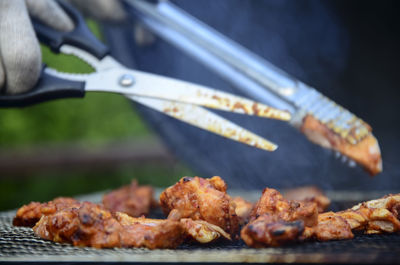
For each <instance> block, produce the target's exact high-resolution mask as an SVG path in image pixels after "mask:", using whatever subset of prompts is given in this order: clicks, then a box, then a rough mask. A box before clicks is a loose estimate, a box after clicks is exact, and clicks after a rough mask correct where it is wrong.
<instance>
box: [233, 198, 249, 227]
mask: <svg viewBox="0 0 400 265" xmlns="http://www.w3.org/2000/svg"><path fill="white" fill-rule="evenodd" d="M232 201H233V203H234V204H235V213H236V215H237V216H238V218H239V224H240V225H245V224H247V222H248V221H249V219H250V213H251V211H252V210H253V207H254V203H252V202H249V201H246V200H245V199H243V198H242V197H235V198H233V199H232Z"/></svg>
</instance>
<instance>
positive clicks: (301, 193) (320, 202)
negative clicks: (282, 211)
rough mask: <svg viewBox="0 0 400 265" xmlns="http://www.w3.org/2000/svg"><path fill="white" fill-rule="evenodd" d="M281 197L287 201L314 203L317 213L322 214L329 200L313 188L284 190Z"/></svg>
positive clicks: (320, 191)
mask: <svg viewBox="0 0 400 265" xmlns="http://www.w3.org/2000/svg"><path fill="white" fill-rule="evenodd" d="M283 197H284V198H285V199H287V200H294V201H308V202H315V203H317V206H318V212H319V213H323V212H324V211H325V210H326V209H327V208H328V207H329V205H330V203H331V200H330V199H329V198H328V197H327V196H326V195H325V194H324V193H323V192H322V190H320V189H319V188H317V187H315V186H304V187H298V188H294V189H289V190H286V191H285V192H284V193H283Z"/></svg>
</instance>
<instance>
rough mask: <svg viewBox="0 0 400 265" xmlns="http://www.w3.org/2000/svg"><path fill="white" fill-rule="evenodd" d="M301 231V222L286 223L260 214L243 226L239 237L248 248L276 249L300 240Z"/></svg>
mask: <svg viewBox="0 0 400 265" xmlns="http://www.w3.org/2000/svg"><path fill="white" fill-rule="evenodd" d="M303 231H304V222H303V221H301V220H297V221H291V222H287V221H284V220H282V219H281V218H279V217H278V216H277V215H272V214H262V215H260V216H259V217H258V218H257V219H256V220H254V221H252V222H250V223H248V224H247V225H246V226H244V227H243V229H242V231H241V232H240V236H241V238H242V239H243V241H244V242H245V243H246V244H247V245H248V246H250V247H254V248H261V247H270V246H271V247H277V246H281V245H285V244H288V243H293V242H296V241H298V240H300V238H301V236H302V233H303Z"/></svg>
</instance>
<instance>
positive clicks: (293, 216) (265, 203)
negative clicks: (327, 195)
mask: <svg viewBox="0 0 400 265" xmlns="http://www.w3.org/2000/svg"><path fill="white" fill-rule="evenodd" d="M263 214H270V215H275V216H278V217H279V218H280V219H282V220H284V221H287V222H291V221H297V220H303V221H304V225H305V226H308V227H311V226H314V225H316V224H317V222H318V208H317V204H316V203H315V202H297V201H288V200H286V199H285V198H283V196H282V194H281V193H280V192H278V191H277V190H275V189H270V188H265V189H264V191H263V193H262V195H261V198H260V199H259V200H258V202H257V203H256V205H255V206H254V208H253V210H252V212H251V214H250V220H255V219H257V218H258V217H259V216H261V215H263Z"/></svg>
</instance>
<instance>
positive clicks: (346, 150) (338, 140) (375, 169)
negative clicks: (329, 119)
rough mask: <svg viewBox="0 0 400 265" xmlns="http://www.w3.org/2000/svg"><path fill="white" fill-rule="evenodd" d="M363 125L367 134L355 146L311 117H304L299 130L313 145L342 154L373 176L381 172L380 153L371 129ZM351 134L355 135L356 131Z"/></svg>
mask: <svg viewBox="0 0 400 265" xmlns="http://www.w3.org/2000/svg"><path fill="white" fill-rule="evenodd" d="M364 125H365V126H366V127H367V128H368V130H369V134H368V135H367V136H365V137H364V139H362V140H361V141H360V142H358V143H356V144H351V143H349V142H348V141H347V140H346V139H344V138H343V137H341V136H340V135H339V134H337V133H335V132H334V131H333V130H331V129H329V128H328V127H327V126H326V125H325V124H323V123H322V122H320V121H319V120H317V119H316V118H315V117H313V116H312V115H306V116H305V117H304V119H303V123H302V125H301V128H300V130H301V131H302V132H303V133H304V134H305V135H306V137H307V138H308V139H309V140H310V141H312V142H313V143H316V144H318V145H320V146H322V147H325V148H329V149H333V150H336V151H338V152H340V153H342V154H343V155H345V156H347V157H349V158H351V159H352V160H354V161H355V162H357V163H358V164H360V165H361V166H362V167H364V169H365V170H366V171H367V172H368V173H369V174H371V175H372V176H374V175H376V174H378V173H380V172H382V157H381V151H380V148H379V144H378V141H377V140H376V138H375V136H374V135H373V134H372V133H371V131H372V129H371V127H370V126H369V125H368V124H366V123H364ZM351 133H356V131H354V132H351Z"/></svg>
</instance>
